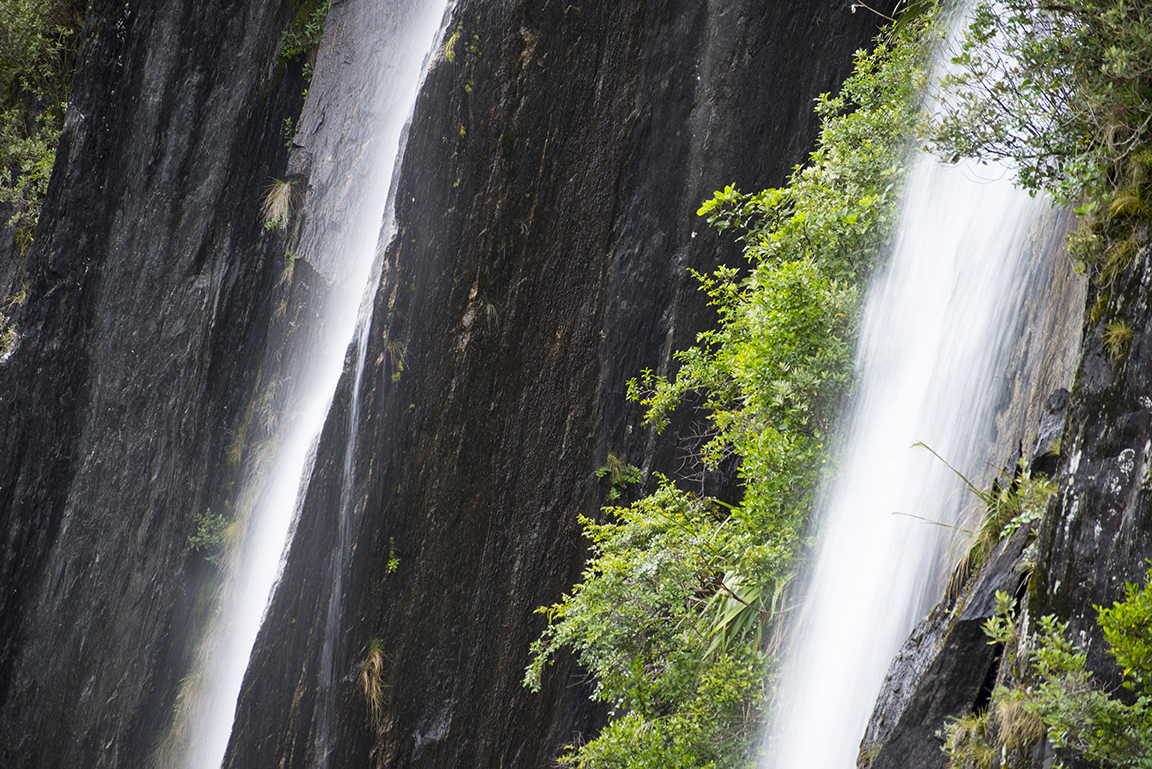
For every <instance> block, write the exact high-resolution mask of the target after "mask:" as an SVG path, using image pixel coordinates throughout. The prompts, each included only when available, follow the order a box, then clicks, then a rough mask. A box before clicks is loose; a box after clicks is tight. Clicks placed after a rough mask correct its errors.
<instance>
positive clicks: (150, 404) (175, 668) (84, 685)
mask: <svg viewBox="0 0 1152 769" xmlns="http://www.w3.org/2000/svg"><path fill="white" fill-rule="evenodd" d="M288 14H289V8H288V4H287V3H265V2H238V1H237V0H204V1H203V2H196V3H191V4H190V3H186V2H175V1H173V2H152V3H135V2H134V3H130V4H128V3H122V2H110V1H108V0H95V2H93V3H92V5H91V7H90V9H89V13H88V20H87V27H86V31H85V43H84V47H83V50H82V53H81V57H80V64H79V69H78V72H77V75H76V79H75V83H74V87H73V94H72V102H71V106H70V108H69V111H68V118H67V123H66V127H65V130H64V133H63V135H62V137H61V142H60V147H59V151H58V153H57V160H58V162H57V167H56V168H55V170H54V174H53V179H52V184H51V186H50V189H49V193H48V199H47V201H46V203H45V205H44V209H43V214H42V216H41V220H40V226H39V229H38V231H37V233H36V239H35V245H34V247H33V249H32V251H31V252H30V254H29V257H28V264H27V280H28V282H29V284H30V292H29V298H28V300H27V303H26V304H25V306H24V309H23V311H22V313H21V315H20V316H18V317H17V322H18V324H19V328H20V331H21V341H20V346H19V348H18V349H17V350H16V352H15V353H14V354H13V355H12V356H11V358H9V359H8V360H7V361H5V362H4V363H2V364H0V393H2V396H0V530H2V531H3V533H4V534H3V536H4V540H3V547H2V549H0V583H2V584H3V591H2V592H0V764H2V765H3V766H5V767H96V766H99V767H113V766H124V767H139V766H143V765H144V764H145V762H146V758H147V755H148V753H149V752H150V751H151V750H152V748H153V747H154V746H155V744H156V741H157V739H158V736H159V734H160V733H161V732H162V730H163V729H164V728H165V726H166V722H167V719H168V718H169V715H170V711H171V706H172V701H173V699H174V697H175V687H176V684H177V683H178V681H179V679H180V677H181V676H182V675H183V674H184V673H185V671H186V670H187V662H188V651H187V646H186V643H187V639H188V637H189V636H190V634H191V632H192V630H193V629H194V626H195V624H196V623H195V615H194V611H195V608H196V606H195V603H196V599H197V592H198V590H199V589H200V587H201V586H202V585H205V584H206V583H207V579H208V577H209V576H210V575H209V573H208V572H209V571H210V570H209V569H207V568H206V567H205V565H204V563H203V561H202V559H201V557H200V556H198V555H196V554H194V553H192V552H191V551H190V549H189V547H188V541H187V538H188V536H189V535H190V534H192V533H193V532H194V531H195V526H194V523H193V520H194V517H195V515H196V514H197V513H202V512H204V511H206V510H208V509H209V508H211V509H213V510H215V511H218V512H219V511H225V510H227V509H228V508H229V505H230V504H231V495H232V483H233V482H234V481H235V480H236V476H237V470H236V469H235V468H233V467H230V466H229V464H228V463H227V462H225V461H224V456H225V453H226V451H227V449H228V443H229V440H230V438H229V431H232V432H233V433H235V432H236V431H237V430H238V429H239V428H240V425H241V422H242V420H243V418H244V416H243V415H244V414H245V412H246V411H248V408H247V407H248V405H249V403H250V399H251V397H252V390H253V387H254V384H255V382H256V377H257V370H258V368H259V366H258V364H257V365H254V363H253V362H254V361H256V362H258V361H260V360H261V358H262V355H263V351H264V348H265V345H266V343H267V339H268V334H269V327H270V321H269V318H270V315H271V296H272V293H273V292H272V287H273V285H274V283H275V276H276V272H277V271H278V269H279V267H278V265H277V264H276V260H275V259H274V258H273V251H272V247H273V246H274V245H276V243H275V240H276V239H275V238H273V237H270V236H268V235H266V234H265V233H264V232H263V230H262V228H261V221H260V213H259V206H260V200H261V197H262V194H263V188H264V186H265V185H266V183H267V179H268V177H269V176H273V175H280V174H282V173H283V168H284V164H285V162H286V154H287V153H286V150H285V148H284V146H283V140H282V138H281V137H280V131H281V126H282V121H283V119H284V118H285V117H286V116H288V115H291V114H295V113H296V112H298V111H299V107H300V102H301V92H302V89H303V82H302V80H301V79H300V77H299V71H298V69H299V68H298V67H296V68H295V69H296V73H295V75H294V76H291V75H286V74H285V68H284V67H283V66H278V65H277V62H276V58H275V52H276V46H277V41H278V39H279V36H280V31H281V29H282V28H283V27H284V26H285V25H286V23H287V19H288Z"/></svg>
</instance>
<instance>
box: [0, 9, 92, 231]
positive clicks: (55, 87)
mask: <svg viewBox="0 0 1152 769" xmlns="http://www.w3.org/2000/svg"><path fill="white" fill-rule="evenodd" d="M86 6H87V3H85V2H84V0H5V2H4V3H3V4H0V211H3V212H4V213H5V217H6V220H5V221H4V222H3V223H2V225H3V226H8V227H13V228H14V229H15V237H16V241H17V246H18V248H19V250H20V251H21V252H23V251H26V250H27V247H28V245H30V244H31V242H32V231H33V230H34V229H35V227H36V220H37V218H38V216H39V213H40V203H41V201H42V200H43V199H44V194H45V192H46V191H47V189H48V177H49V176H50V175H51V173H52V163H53V162H54V160H55V158H56V143H57V141H58V139H59V136H60V130H61V129H62V128H63V127H64V110H65V107H66V105H67V101H68V91H69V89H70V88H71V85H72V73H73V71H74V70H75V68H76V53H77V50H78V49H79V45H80V30H81V29H82V28H83V26H84V10H85V8H86Z"/></svg>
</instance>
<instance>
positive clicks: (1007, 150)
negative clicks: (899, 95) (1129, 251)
mask: <svg viewBox="0 0 1152 769" xmlns="http://www.w3.org/2000/svg"><path fill="white" fill-rule="evenodd" d="M953 61H954V63H955V65H956V68H957V69H956V71H955V73H954V74H952V75H949V76H948V77H946V78H945V79H944V82H943V83H942V86H941V92H942V96H941V98H942V102H943V104H944V106H945V107H946V109H945V112H944V115H943V117H942V119H940V120H938V121H936V122H935V123H934V124H932V125H931V126H930V127H929V130H928V133H929V136H930V139H931V142H932V143H933V144H934V145H935V146H936V148H937V149H938V150H939V151H940V152H941V153H942V154H944V155H945V156H950V157H952V158H953V159H956V158H959V157H960V156H968V157H986V158H987V157H1005V158H1011V159H1012V160H1013V161H1014V162H1015V164H1016V165H1017V166H1018V168H1019V174H1020V181H1021V183H1022V184H1023V185H1024V186H1025V187H1026V188H1029V189H1033V190H1036V189H1046V190H1049V191H1051V192H1052V193H1054V194H1055V195H1056V197H1057V198H1058V199H1060V200H1063V201H1069V202H1071V201H1075V200H1077V199H1078V198H1079V197H1080V196H1081V194H1082V193H1085V192H1087V193H1089V194H1090V195H1092V196H1094V197H1101V196H1104V195H1106V191H1107V189H1108V188H1110V187H1112V186H1116V185H1118V184H1122V183H1123V179H1122V178H1121V177H1122V176H1123V169H1124V164H1125V161H1126V160H1127V159H1129V158H1139V157H1140V153H1141V151H1142V150H1143V149H1144V148H1146V147H1147V146H1148V143H1149V138H1150V137H1152V133H1150V131H1152V4H1150V3H1149V2H1148V0H1107V2H1104V1H1103V0H1067V1H1066V2H1060V3H1043V2H1039V0H996V2H995V3H993V2H988V1H987V0H984V1H983V2H980V3H978V5H977V7H976V10H975V13H974V17H973V21H972V23H971V25H970V26H969V27H968V30H967V33H966V36H965V39H964V41H963V43H962V46H961V48H960V50H959V51H958V53H957V56H956V57H955V59H954V60H953Z"/></svg>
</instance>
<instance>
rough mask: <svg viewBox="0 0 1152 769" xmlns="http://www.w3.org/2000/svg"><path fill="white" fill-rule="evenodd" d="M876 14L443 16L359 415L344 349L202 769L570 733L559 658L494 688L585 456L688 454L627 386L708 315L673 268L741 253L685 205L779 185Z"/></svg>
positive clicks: (582, 479)
mask: <svg viewBox="0 0 1152 769" xmlns="http://www.w3.org/2000/svg"><path fill="white" fill-rule="evenodd" d="M876 21H878V19H877V18H876V17H872V16H871V15H865V14H860V15H856V16H853V15H852V14H851V13H850V12H849V9H848V8H847V7H845V6H843V5H841V4H839V3H833V2H825V1H824V0H810V1H809V2H804V3H800V4H795V3H793V4H764V3H752V2H734V3H729V4H725V5H724V7H720V6H718V5H717V4H713V3H705V2H661V1H654V2H617V1H615V0H614V1H613V2H583V3H579V4H570V3H522V2H492V0H485V1H484V2H480V1H479V0H462V2H460V3H459V4H458V5H457V7H456V8H455V11H454V14H453V17H452V20H451V22H450V24H449V27H448V33H447V38H448V40H447V41H446V44H445V47H444V50H443V52H442V54H441V56H440V58H439V59H438V60H437V61H436V62H435V63H434V65H433V67H432V70H431V72H430V73H429V75H428V78H427V81H426V83H425V85H424V87H423V90H422V92H421V95H420V97H419V100H418V103H417V107H416V112H415V116H414V118H413V122H412V126H411V129H410V134H409V139H408V144H407V148H406V151H405V154H404V158H403V167H402V175H401V178H400V180H399V183H398V187H397V194H396V224H397V229H396V234H395V236H394V237H393V239H392V240H391V242H390V243H388V245H387V248H386V250H385V252H384V254H383V264H384V267H383V276H382V279H381V282H380V286H379V289H378V291H377V293H376V296H375V303H374V307H373V316H372V323H371V327H370V329H369V331H368V338H367V342H366V345H367V347H366V355H365V358H364V360H365V365H364V370H363V375H362V377H361V378H360V380H359V396H360V401H359V419H358V420H357V421H355V422H354V423H352V420H351V417H352V414H353V409H352V397H353V393H354V391H355V389H356V383H355V382H353V372H354V371H355V370H356V366H355V365H354V360H353V357H354V356H350V358H349V365H348V369H347V370H346V372H345V377H344V379H343V380H342V382H341V385H340V389H339V391H338V393H337V398H336V402H335V405H334V407H333V410H332V412H331V414H330V415H329V420H328V423H327V425H326V427H325V431H324V435H323V437H322V440H321V444H320V447H319V450H318V453H317V459H316V466H315V471H314V473H313V477H312V480H311V483H310V486H309V489H308V492H307V498H306V500H305V504H304V508H303V511H302V513H301V518H300V521H299V523H298V526H297V529H296V532H295V536H294V540H293V546H292V549H291V552H290V553H289V556H288V562H287V566H286V570H285V573H284V575H283V578H282V581H281V583H280V586H279V588H278V590H277V593H276V596H275V598H274V601H273V604H272V606H271V610H270V616H269V618H268V621H267V622H266V623H265V625H264V628H263V630H262V631H261V634H260V638H259V639H258V641H257V644H256V649H255V652H254V655H253V659H252V663H251V666H250V668H249V671H248V675H247V677H246V680H245V683H244V690H243V691H242V693H241V699H240V703H239V706H238V711H237V721H236V727H235V730H234V732H233V736H232V742H231V744H230V747H229V753H228V758H227V760H226V765H227V766H232V767H241V766H311V765H313V764H314V763H318V762H324V761H326V762H327V763H328V765H331V766H345V765H348V766H351V765H362V764H364V763H369V762H370V763H374V764H375V765H380V766H429V767H432V766H440V767H457V766H491V767H496V766H503V767H514V766H515V767H529V766H531V767H536V766H543V765H547V764H548V762H549V760H550V759H551V757H552V756H554V755H555V753H556V751H557V750H558V749H559V747H560V746H562V745H563V744H565V743H567V742H570V741H571V740H573V739H579V738H580V736H581V734H584V735H589V736H590V734H591V730H593V729H595V727H596V724H597V722H598V716H597V714H596V713H594V712H592V711H591V710H590V709H589V706H588V704H587V689H586V684H585V682H584V679H583V676H582V674H581V673H580V672H579V671H578V670H576V669H575V668H573V666H572V664H571V662H570V661H567V662H561V663H558V664H557V666H556V667H555V668H554V671H555V672H554V673H553V674H552V676H551V677H550V679H549V681H548V682H547V684H546V687H545V690H544V691H543V692H542V693H541V694H539V695H534V694H531V693H529V692H527V691H526V690H524V689H523V688H522V687H521V685H520V680H521V678H522V675H523V669H524V666H525V665H526V664H527V662H528V645H529V643H530V642H531V641H532V640H533V639H534V638H535V637H536V636H537V635H538V634H539V632H540V630H541V629H542V627H543V619H542V618H541V617H539V616H538V615H534V614H533V609H534V608H535V607H537V606H540V605H544V604H549V603H552V602H553V601H555V600H556V599H557V598H558V597H559V595H560V594H561V593H562V592H563V591H564V590H567V589H569V588H570V587H571V585H572V584H573V582H574V581H575V580H576V579H577V578H578V576H579V573H580V569H581V565H582V560H583V555H584V546H583V543H582V541H581V538H580V530H579V524H578V522H577V520H576V516H577V515H578V514H581V513H583V514H585V515H593V516H594V515H597V512H598V508H599V506H600V504H601V502H602V493H603V491H604V489H602V488H600V487H599V485H598V483H597V480H596V477H595V470H596V468H597V467H598V466H599V465H601V464H603V463H604V461H605V457H606V456H607V453H608V451H613V452H615V453H616V454H617V455H618V456H619V457H621V458H622V459H624V460H626V461H628V462H631V463H633V464H635V465H639V466H642V467H643V468H644V469H645V470H646V471H652V470H663V471H664V472H667V473H669V474H675V473H676V471H677V468H678V464H679V462H680V461H681V460H682V459H683V452H684V450H685V449H684V446H685V444H687V445H689V446H690V445H691V443H690V441H691V435H692V433H693V429H692V424H691V414H690V413H688V414H684V415H682V417H681V419H680V421H679V423H678V426H677V428H675V429H674V430H673V433H672V434H671V435H669V436H666V437H664V438H657V436H655V435H653V434H652V433H651V432H650V431H648V430H647V429H645V428H644V427H643V426H642V424H641V419H642V414H641V412H640V410H639V409H637V408H633V407H630V406H629V405H628V404H627V403H626V402H625V401H624V398H623V392H624V382H625V381H626V380H627V379H628V378H629V377H632V376H635V375H636V374H637V373H638V372H639V371H640V370H642V369H643V368H646V367H648V368H652V369H654V370H658V371H663V372H666V371H669V369H670V365H671V364H670V352H671V350H674V349H678V348H682V347H684V346H686V345H687V344H689V343H690V342H691V341H692V339H693V336H694V334H695V333H696V332H697V331H698V330H700V329H702V328H704V327H706V326H707V325H708V324H709V323H710V322H711V311H710V310H709V308H707V307H706V306H705V304H704V300H703V297H702V296H701V295H700V294H699V292H698V291H697V290H696V285H695V282H694V280H693V279H692V278H691V277H690V276H689V275H688V273H687V268H689V267H692V268H695V269H697V270H710V269H712V268H713V267H714V266H715V265H716V264H717V263H718V262H720V261H728V262H734V261H735V260H737V259H738V258H739V257H738V252H737V251H736V249H735V247H734V245H733V244H726V243H722V242H720V241H719V240H718V239H717V238H716V236H715V235H714V234H713V233H711V232H710V231H708V230H707V229H706V228H705V227H704V226H703V224H702V222H701V221H700V220H699V219H697V218H696V217H695V215H694V212H695V210H696V208H697V207H698V206H699V204H700V202H701V201H702V200H703V199H705V198H706V197H708V196H710V194H711V192H712V190H715V189H718V188H721V187H723V186H724V185H726V184H733V183H734V184H736V185H737V186H740V187H742V188H744V189H757V188H763V187H766V186H772V185H777V184H780V183H782V182H783V181H784V179H785V177H786V174H787V173H788V171H789V170H790V169H791V168H792V166H794V165H795V164H796V163H798V162H800V161H801V160H802V159H803V156H804V154H805V153H806V152H807V151H808V150H809V148H810V147H811V143H812V140H813V139H814V131H815V128H816V122H815V119H814V116H813V115H812V111H811V100H812V98H813V97H814V96H815V95H816V94H818V93H820V92H823V91H828V90H831V89H833V88H834V87H835V85H836V83H837V82H838V81H839V80H840V79H841V78H843V77H844V76H845V75H846V74H847V72H848V71H849V67H850V54H851V52H852V51H853V50H854V49H855V48H857V47H859V46H861V45H863V44H865V43H866V42H867V40H868V38H869V37H870V36H871V35H872V34H873V33H874V30H875V26H874V24H875V22H876ZM677 429H678V431H679V432H678V433H677ZM350 437H354V439H355V455H354V461H353V463H352V466H353V468H354V477H355V486H354V490H353V494H352V495H351V498H352V504H351V506H350V508H349V509H350V513H349V519H348V520H347V521H346V522H345V523H344V524H343V525H347V526H348V527H349V528H350V532H351V534H350V539H349V541H350V543H351V546H350V547H349V548H348V550H347V551H346V555H345V556H341V553H342V552H345V551H343V550H342V548H341V547H340V529H341V525H342V522H341V521H340V519H339V517H340V515H341V505H340V486H339V483H340V478H341V476H342V474H343V466H344V458H345V452H346V451H348V450H349V449H348V447H349V445H350V442H349V438H350ZM336 573H340V574H342V577H343V579H342V584H343V589H342V592H341V593H340V594H338V595H336V596H335V603H333V602H332V598H333V596H332V595H331V591H332V585H333V584H334V579H333V575H334V574H336ZM333 606H334V607H335V608H334V609H333V608H332V607H333ZM330 611H334V612H335V614H336V615H337V616H338V617H339V620H340V621H339V623H338V632H337V633H335V634H334V635H333V636H332V639H333V644H334V645H333V647H332V655H333V656H332V663H333V669H334V671H335V676H334V681H333V683H332V685H331V687H325V686H324V685H323V678H322V671H323V669H324V667H325V662H324V655H325V653H326V651H325V638H327V637H329V634H328V632H327V623H328V618H329V612H330ZM373 641H375V642H376V643H375V644H373ZM370 646H372V647H375V648H378V649H379V650H380V651H381V652H382V653H383V655H384V659H385V660H386V663H385V666H384V674H383V684H384V688H383V690H382V691H383V696H382V701H381V703H380V712H379V716H378V718H376V720H374V718H373V716H372V715H371V713H370V711H369V708H368V706H367V703H366V701H365V697H364V694H363V692H362V690H361V689H360V685H359V683H358V676H359V673H360V670H361V666H362V664H363V663H364V661H365V660H366V659H367V655H368V651H369V648H370ZM318 745H321V746H324V747H325V748H327V749H328V750H330V752H329V753H327V754H324V752H323V749H320V750H318V748H317V746H318Z"/></svg>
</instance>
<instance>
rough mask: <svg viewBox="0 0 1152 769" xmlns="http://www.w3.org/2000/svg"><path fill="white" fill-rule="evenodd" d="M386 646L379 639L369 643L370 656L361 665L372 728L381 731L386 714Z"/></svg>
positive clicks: (361, 680) (362, 682) (361, 677)
mask: <svg viewBox="0 0 1152 769" xmlns="http://www.w3.org/2000/svg"><path fill="white" fill-rule="evenodd" d="M383 675H384V644H383V643H382V642H381V641H380V639H379V638H373V639H372V640H371V641H369V642H368V656H366V657H365V658H364V662H363V663H362V664H361V665H360V687H361V688H362V689H363V690H364V701H365V702H366V703H367V704H368V715H369V717H370V718H371V720H372V726H373V727H374V728H375V729H377V730H379V729H380V718H381V716H382V715H383V712H384V678H383Z"/></svg>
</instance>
